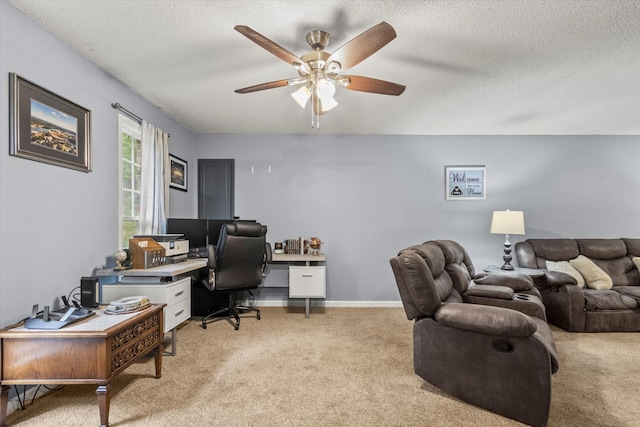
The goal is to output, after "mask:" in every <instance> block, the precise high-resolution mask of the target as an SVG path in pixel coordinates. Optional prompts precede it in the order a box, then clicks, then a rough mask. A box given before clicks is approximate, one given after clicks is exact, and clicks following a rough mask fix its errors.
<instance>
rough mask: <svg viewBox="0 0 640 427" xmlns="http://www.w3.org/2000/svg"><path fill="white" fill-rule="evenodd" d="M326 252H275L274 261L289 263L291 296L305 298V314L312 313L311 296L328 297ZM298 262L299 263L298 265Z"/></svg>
mask: <svg viewBox="0 0 640 427" xmlns="http://www.w3.org/2000/svg"><path fill="white" fill-rule="evenodd" d="M326 260H327V257H326V256H325V254H319V255H310V254H305V255H301V254H273V257H272V262H274V263H288V264H289V298H304V299H305V310H304V316H305V317H306V318H307V319H308V318H309V316H310V315H311V303H310V302H309V300H310V299H311V298H326V290H327V285H326V270H325V266H324V265H317V264H319V263H324V262H325V261H326ZM296 264H297V265H296Z"/></svg>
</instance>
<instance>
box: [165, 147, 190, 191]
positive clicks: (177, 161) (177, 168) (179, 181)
mask: <svg viewBox="0 0 640 427" xmlns="http://www.w3.org/2000/svg"><path fill="white" fill-rule="evenodd" d="M169 162H170V163H171V180H170V184H169V186H170V187H171V188H175V189H176V190H182V191H187V162H186V161H185V160H182V159H181V158H179V157H176V156H174V155H173V154H169Z"/></svg>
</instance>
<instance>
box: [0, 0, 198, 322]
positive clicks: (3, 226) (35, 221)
mask: <svg viewBox="0 0 640 427" xmlns="http://www.w3.org/2000/svg"><path fill="white" fill-rule="evenodd" d="M10 72H15V73H17V74H18V75H20V76H22V77H24V78H25V79H27V80H30V81H32V82H34V83H36V84H38V85H40V86H42V87H44V88H45V89H47V90H49V91H51V92H54V93H56V94H58V95H61V96H63V97H66V98H68V99H70V100H72V101H73V102H76V103H77V104H79V105H81V106H83V107H85V108H87V109H89V110H91V114H92V121H91V125H92V131H91V134H92V146H93V172H91V173H83V172H78V171H74V170H71V169H66V168H62V167H58V166H52V165H48V164H44V163H39V162H35V161H31V160H25V159H22V158H17V157H12V156H9V130H8V129H9V124H8V119H9V114H8V110H7V108H8V106H9V90H8V87H9V86H8V82H9V77H8V76H9V73H10ZM112 102H120V103H121V104H122V105H124V106H125V107H126V108H128V109H129V110H131V111H133V112H135V113H136V114H138V115H139V116H141V117H144V118H145V119H146V120H148V121H150V122H151V123H154V124H156V125H157V126H159V127H161V128H163V129H164V130H166V131H168V132H169V133H170V134H171V141H170V147H171V152H173V153H174V154H176V155H178V156H179V157H181V158H184V159H185V160H192V159H191V157H190V153H191V149H190V141H191V139H192V138H193V134H191V133H190V132H188V131H186V130H185V129H184V128H182V127H181V126H179V125H178V124H177V123H176V122H174V121H173V120H171V119H169V118H167V117H166V116H165V115H164V114H162V113H161V112H160V111H159V110H158V109H157V108H155V107H153V106H152V105H151V104H149V103H148V102H146V101H144V100H143V99H142V98H141V97H139V96H138V95H136V94H134V93H133V92H131V91H130V90H128V89H127V88H126V87H125V86H123V85H122V84H120V83H119V82H117V81H116V80H115V79H113V78H112V77H110V76H109V75H107V74H106V73H104V72H103V71H101V70H99V69H98V68H97V67H95V66H94V65H93V64H91V63H90V62H88V61H86V60H84V59H83V58H82V57H80V56H79V55H77V54H76V53H75V52H74V51H73V50H71V49H70V48H69V47H68V46H66V45H65V44H63V43H62V42H60V41H59V40H58V39H56V38H54V37H52V36H51V35H50V34H49V33H47V32H45V31H44V30H43V29H41V28H40V27H38V26H37V25H36V24H35V23H34V22H33V21H31V20H30V19H28V18H26V17H25V16H24V15H23V14H22V13H20V12H19V11H17V10H16V9H15V8H13V7H12V6H10V5H9V4H8V3H6V2H5V1H0V103H1V105H2V107H1V108H0V111H1V112H2V114H0V147H2V149H0V326H4V325H7V324H9V323H12V322H15V321H17V320H20V319H22V318H24V317H26V316H27V315H28V314H30V313H31V306H32V305H33V304H36V303H37V304H40V306H41V307H42V306H43V305H54V304H60V301H59V300H57V298H58V297H59V296H60V295H67V294H68V293H69V292H71V290H72V289H73V288H74V287H76V286H79V284H80V278H81V277H82V276H88V275H91V274H92V273H93V271H94V269H96V268H100V267H102V266H103V265H105V262H106V261H107V257H109V256H110V255H111V254H112V253H113V251H114V250H115V249H117V248H118V247H119V244H118V242H117V224H118V222H117V221H118V209H117V200H118V199H117V198H118V180H117V177H118V149H117V112H116V110H114V109H113V108H111V103H112ZM190 204H191V194H190V193H189V194H187V193H183V192H180V191H176V190H173V191H171V206H172V209H173V210H174V211H175V212H176V213H177V214H182V213H183V212H182V211H183V209H184V208H185V207H186V208H187V213H189V214H190V213H191V209H190Z"/></svg>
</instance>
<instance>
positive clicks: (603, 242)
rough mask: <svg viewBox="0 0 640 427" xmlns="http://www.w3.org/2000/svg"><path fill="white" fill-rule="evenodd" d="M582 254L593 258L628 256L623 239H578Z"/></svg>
mask: <svg viewBox="0 0 640 427" xmlns="http://www.w3.org/2000/svg"><path fill="white" fill-rule="evenodd" d="M576 243H578V248H580V254H581V255H584V256H586V257H587V258H591V259H617V258H622V257H624V256H627V245H625V243H624V241H623V240H622V239H576Z"/></svg>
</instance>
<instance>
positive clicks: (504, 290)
mask: <svg viewBox="0 0 640 427" xmlns="http://www.w3.org/2000/svg"><path fill="white" fill-rule="evenodd" d="M514 293H515V292H514V290H513V289H511V288H509V287H506V286H495V285H478V284H476V285H473V286H469V289H467V295H468V296H471V297H485V298H496V299H506V300H509V301H511V300H512V299H513V294H514Z"/></svg>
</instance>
